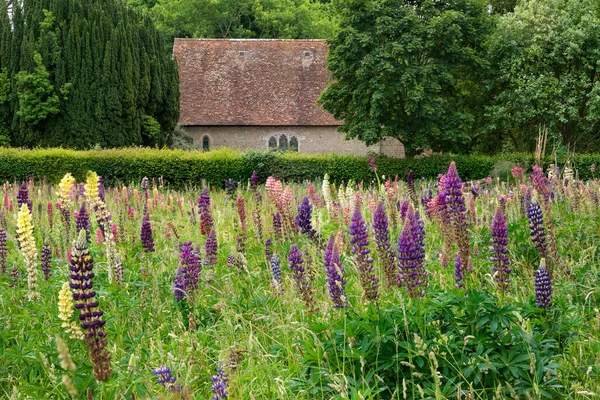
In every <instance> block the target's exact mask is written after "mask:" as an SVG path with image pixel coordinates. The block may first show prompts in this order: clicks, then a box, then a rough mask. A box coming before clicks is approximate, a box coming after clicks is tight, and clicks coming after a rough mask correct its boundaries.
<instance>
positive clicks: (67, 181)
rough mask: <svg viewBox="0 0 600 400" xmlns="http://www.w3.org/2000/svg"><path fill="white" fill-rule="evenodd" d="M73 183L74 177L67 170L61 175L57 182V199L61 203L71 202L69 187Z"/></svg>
mask: <svg viewBox="0 0 600 400" xmlns="http://www.w3.org/2000/svg"><path fill="white" fill-rule="evenodd" d="M73 185H75V178H73V175H71V174H70V173H69V172H67V173H66V174H65V176H63V178H62V179H61V180H60V183H59V184H58V201H59V203H61V204H64V205H69V204H71V189H72V188H73Z"/></svg>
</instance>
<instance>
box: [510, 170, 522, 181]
mask: <svg viewBox="0 0 600 400" xmlns="http://www.w3.org/2000/svg"><path fill="white" fill-rule="evenodd" d="M510 172H511V174H512V176H513V178H515V179H519V178H521V177H522V176H523V168H521V167H514V168H512V169H511V170H510Z"/></svg>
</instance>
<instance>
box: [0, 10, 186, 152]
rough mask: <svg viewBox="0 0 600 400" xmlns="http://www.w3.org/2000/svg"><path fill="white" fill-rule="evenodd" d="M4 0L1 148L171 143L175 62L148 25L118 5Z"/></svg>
mask: <svg viewBox="0 0 600 400" xmlns="http://www.w3.org/2000/svg"><path fill="white" fill-rule="evenodd" d="M7 6H8V3H7V1H6V0H0V143H3V142H6V141H7V140H10V143H11V144H13V145H17V146H65V147H75V148H87V147H90V146H94V145H100V146H103V147H118V146H129V145H132V144H136V145H142V144H144V145H155V144H159V145H160V144H166V143H167V142H168V141H169V139H170V134H171V133H172V132H173V129H174V127H175V124H176V122H177V119H178V117H179V87H178V84H179V82H178V74H177V66H176V63H175V62H174V61H173V60H172V59H171V55H170V54H169V53H168V52H166V51H165V44H164V40H163V37H162V35H161V34H160V33H159V32H158V31H157V30H156V29H155V28H154V27H153V24H152V22H151V21H150V19H149V18H147V17H141V16H140V15H139V14H138V13H136V12H135V11H133V10H132V9H129V8H128V7H126V6H125V5H124V4H122V3H121V2H118V1H116V0H60V1H56V0H23V1H14V2H12V9H11V15H10V16H9V11H8V7H7Z"/></svg>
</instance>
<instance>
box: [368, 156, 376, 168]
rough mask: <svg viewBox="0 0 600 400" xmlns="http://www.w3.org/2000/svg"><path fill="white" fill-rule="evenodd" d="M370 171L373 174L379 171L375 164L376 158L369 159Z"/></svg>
mask: <svg viewBox="0 0 600 400" xmlns="http://www.w3.org/2000/svg"><path fill="white" fill-rule="evenodd" d="M369 169H370V170H371V171H373V172H376V171H377V163H376V162H375V157H373V156H370V157H369Z"/></svg>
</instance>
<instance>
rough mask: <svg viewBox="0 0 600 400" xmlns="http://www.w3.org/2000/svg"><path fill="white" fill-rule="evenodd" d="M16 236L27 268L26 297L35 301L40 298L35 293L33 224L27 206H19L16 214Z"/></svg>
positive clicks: (35, 250) (36, 278) (35, 270)
mask: <svg viewBox="0 0 600 400" xmlns="http://www.w3.org/2000/svg"><path fill="white" fill-rule="evenodd" d="M17 235H18V240H19V244H20V245H21V252H22V253H23V256H24V257H25V265H26V267H27V288H28V291H29V294H28V297H29V300H37V299H38V298H39V297H40V294H39V293H38V291H37V282H38V272H37V268H36V265H35V264H36V260H37V249H36V247H35V239H34V238H33V222H32V218H31V213H30V212H29V207H27V204H21V209H20V210H19V213H18V214H17Z"/></svg>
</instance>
